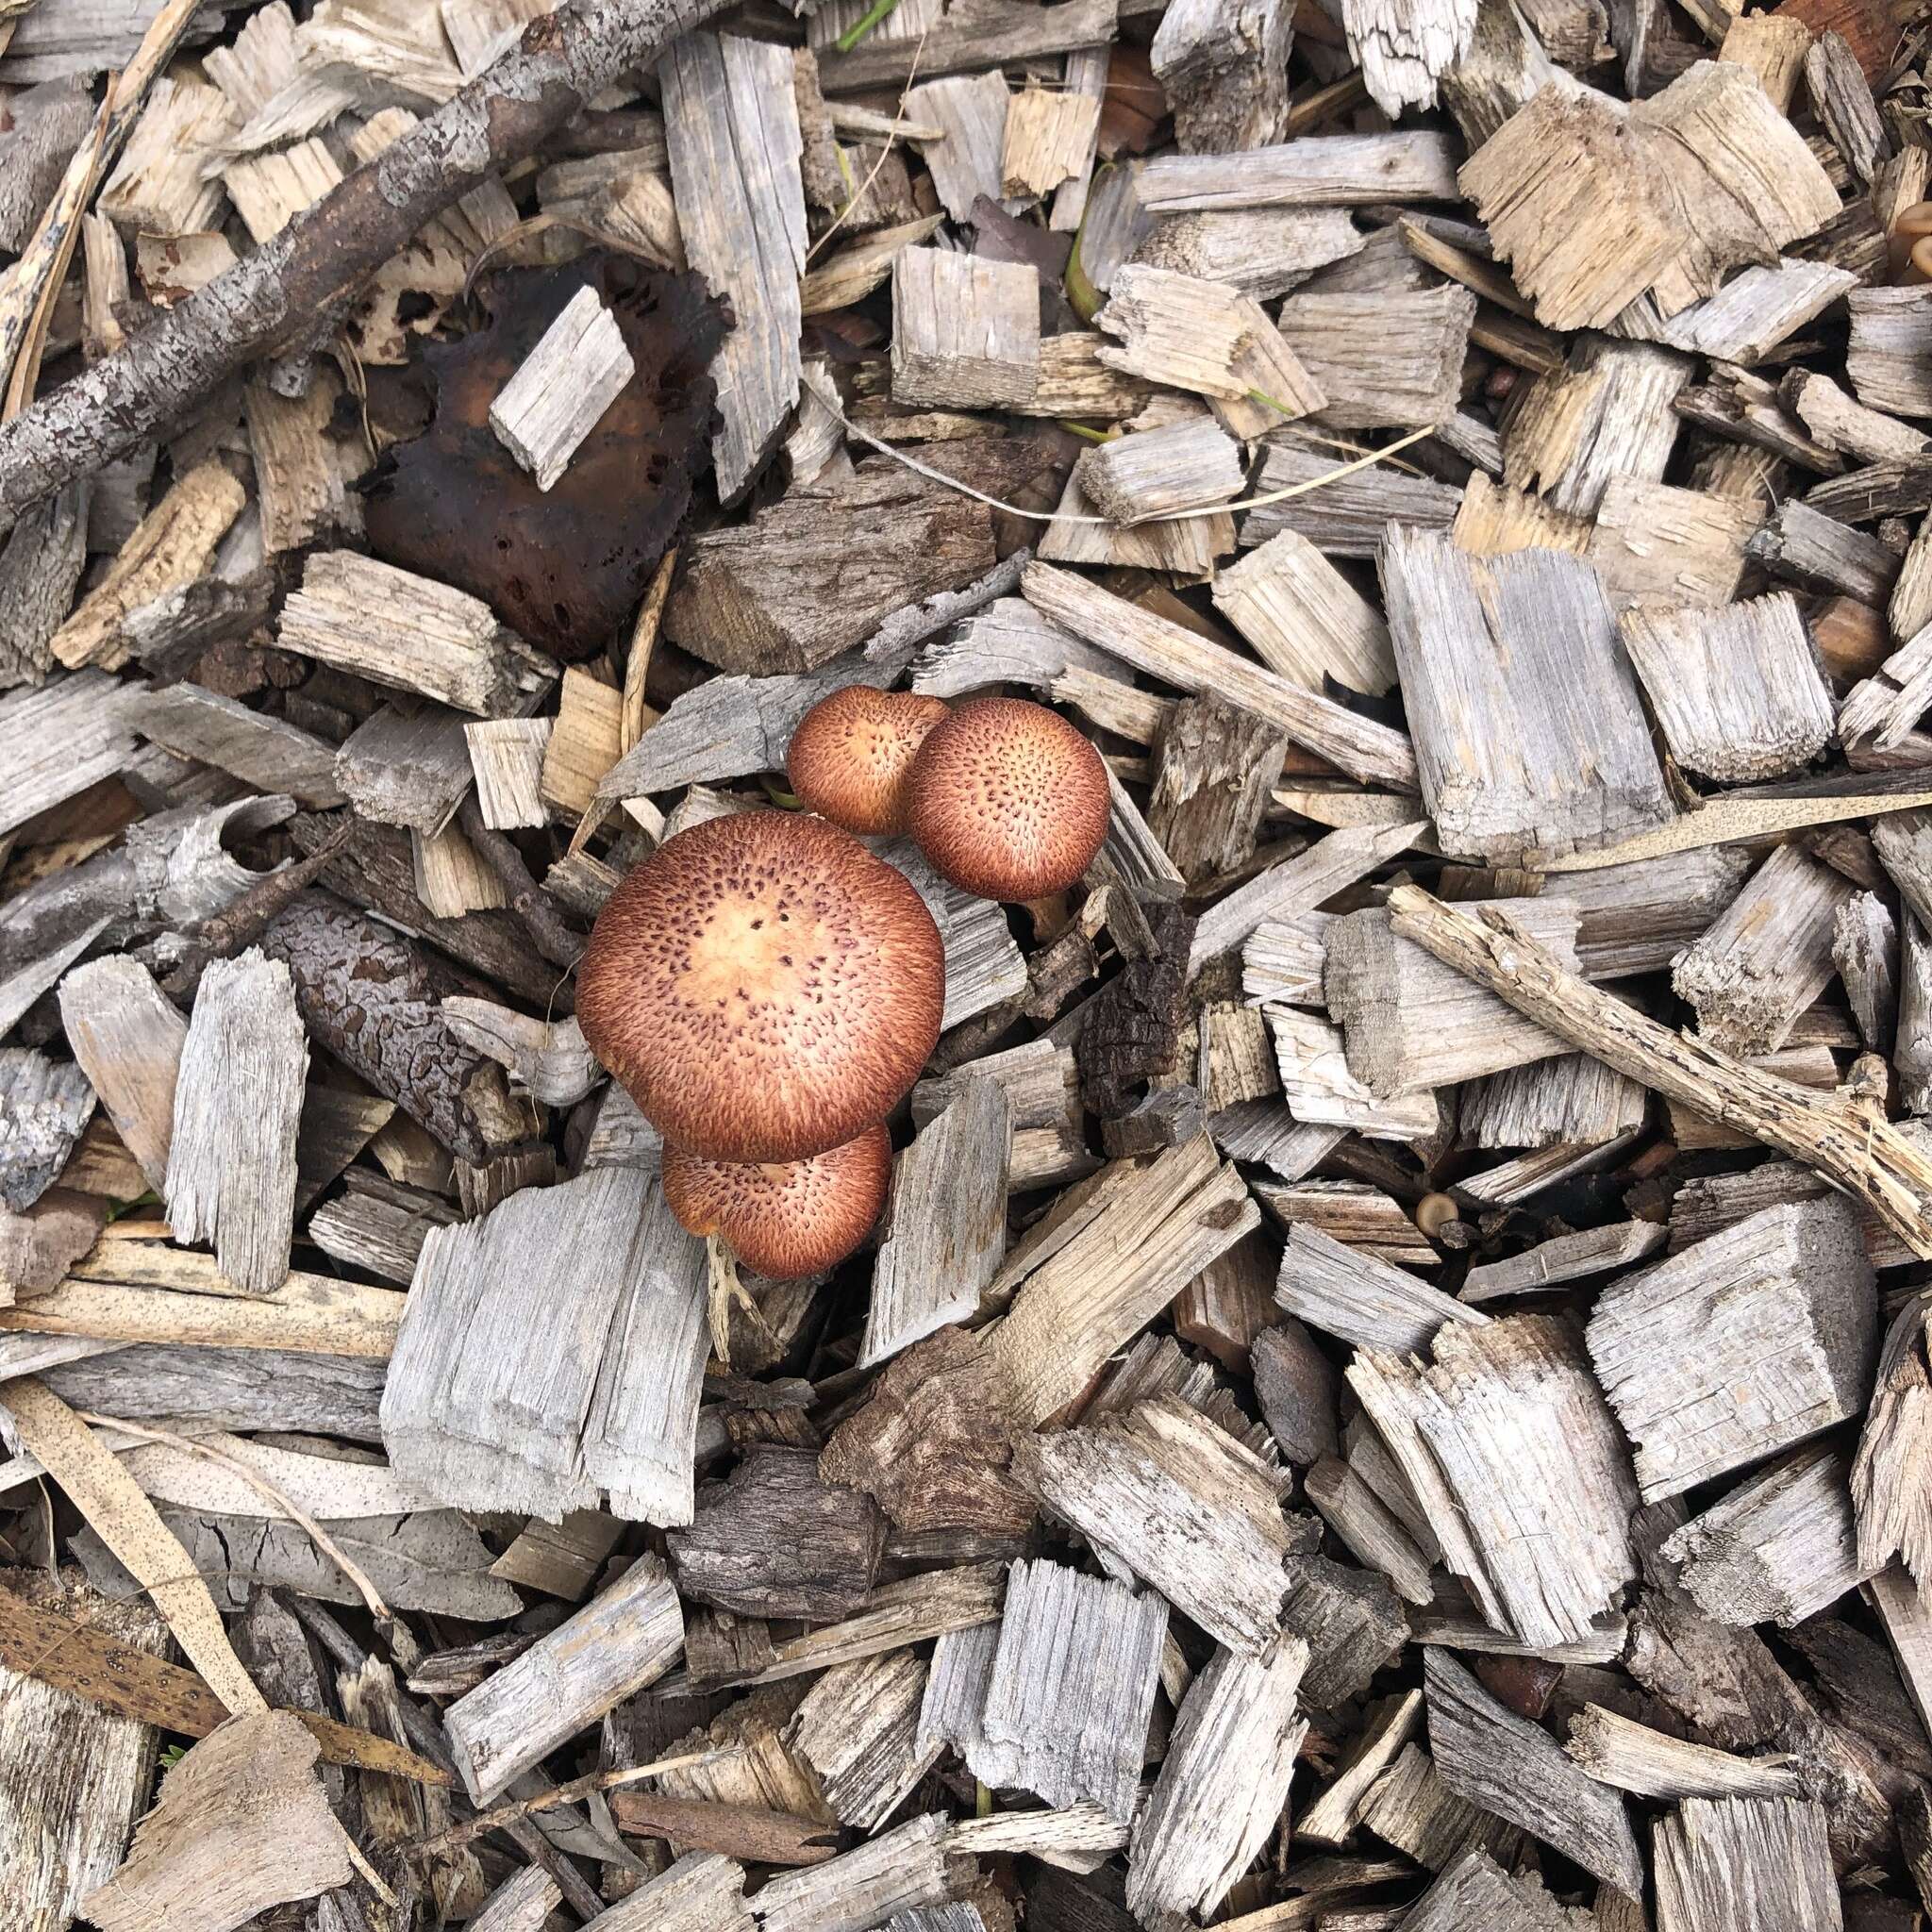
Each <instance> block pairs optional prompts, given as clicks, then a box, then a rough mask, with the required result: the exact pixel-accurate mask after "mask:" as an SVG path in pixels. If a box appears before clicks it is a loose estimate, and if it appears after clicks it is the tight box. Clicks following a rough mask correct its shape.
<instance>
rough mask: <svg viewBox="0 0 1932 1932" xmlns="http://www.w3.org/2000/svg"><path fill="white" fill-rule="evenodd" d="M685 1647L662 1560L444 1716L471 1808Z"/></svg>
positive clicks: (640, 1566)
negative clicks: (471, 1804)
mask: <svg viewBox="0 0 1932 1932" xmlns="http://www.w3.org/2000/svg"><path fill="white" fill-rule="evenodd" d="M683 1644H684V1618H683V1614H682V1612H681V1611H680V1609H679V1607H678V1602H677V1592H676V1591H675V1590H674V1589H673V1588H672V1586H671V1581H670V1578H669V1577H668V1575H667V1574H665V1570H664V1566H663V1564H662V1563H661V1562H659V1561H658V1559H657V1558H656V1557H648V1556H646V1557H639V1558H638V1560H637V1561H636V1562H635V1563H633V1564H632V1565H631V1567H630V1568H629V1569H628V1570H627V1571H625V1574H624V1575H623V1576H622V1577H620V1578H619V1579H618V1580H617V1582H615V1583H614V1584H612V1585H611V1586H610V1588H609V1589H608V1590H607V1591H604V1592H603V1594H602V1595H600V1596H597V1597H593V1598H592V1599H591V1602H590V1603H588V1604H587V1605H585V1606H584V1607H583V1608H582V1609H581V1610H579V1611H577V1613H576V1614H575V1616H574V1617H572V1618H571V1619H570V1620H569V1621H568V1622H567V1623H565V1624H560V1625H558V1628H557V1629H555V1630H553V1631H552V1632H551V1633H550V1634H549V1635H548V1636H547V1637H544V1638H541V1639H540V1640H539V1641H537V1642H536V1643H534V1644H533V1645H532V1646H531V1647H530V1648H529V1649H528V1650H526V1651H525V1652H524V1654H523V1655H522V1656H521V1657H518V1658H517V1659H516V1661H515V1662H514V1663H511V1664H508V1665H506V1666H505V1667H504V1668H503V1669H502V1670H500V1671H498V1672H497V1673H496V1674H494V1675H493V1676H491V1677H490V1678H488V1679H487V1680H486V1681H485V1682H484V1683H483V1684H481V1685H480V1686H478V1688H477V1689H476V1690H475V1691H470V1692H469V1693H468V1694H467V1695H466V1696H463V1697H460V1698H458V1700H457V1702H456V1703H455V1704H453V1705H452V1706H451V1707H450V1708H449V1711H448V1713H447V1715H446V1717H445V1720H444V1722H445V1724H446V1727H447V1729H448V1732H449V1739H450V1744H451V1747H452V1750H453V1752H454V1754H455V1757H456V1761H457V1769H458V1771H459V1772H460V1773H461V1774H462V1779H463V1784H464V1787H465V1789H466V1790H468V1791H469V1794H470V1798H471V1802H472V1803H473V1804H476V1805H485V1804H488V1803H489V1802H490V1801H491V1799H492V1798H495V1797H496V1796H498V1795H499V1794H500V1793H501V1792H502V1791H503V1790H505V1788H506V1787H507V1786H508V1785H509V1783H510V1782H511V1781H512V1780H513V1779H514V1778H516V1777H517V1776H518V1775H520V1774H522V1773H523V1772H525V1771H527V1770H528V1769H529V1768H530V1767H531V1766H532V1765H533V1764H535V1763H537V1762H538V1761H539V1760H540V1759H541V1758H542V1757H546V1756H547V1755H548V1754H549V1753H550V1752H551V1751H552V1750H554V1749H555V1748H556V1747H557V1746H558V1744H560V1743H562V1742H563V1741H564V1740H565V1739H567V1738H569V1737H571V1736H572V1735H573V1734H574V1733H575V1732H577V1731H579V1730H582V1729H583V1728H585V1726H587V1725H589V1724H594V1723H595V1722H596V1721H597V1720H598V1719H599V1718H601V1717H602V1716H603V1715H604V1714H605V1712H607V1711H608V1710H610V1709H612V1708H614V1707H616V1706H617V1705H618V1704H619V1703H621V1702H622V1701H623V1700H624V1699H625V1698H626V1697H629V1696H632V1695H634V1694H635V1693H636V1692H637V1691H641V1690H643V1689H644V1688H645V1687H646V1686H648V1685H650V1684H653V1683H655V1682H657V1680H658V1678H659V1677H661V1676H662V1675H663V1674H664V1673H665V1672H666V1671H667V1670H668V1669H669V1668H670V1667H671V1665H672V1663H673V1662H674V1661H675V1658H676V1657H677V1654H678V1652H679V1651H680V1650H681V1649H682V1648H683Z"/></svg>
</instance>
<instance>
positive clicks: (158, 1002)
mask: <svg viewBox="0 0 1932 1932" xmlns="http://www.w3.org/2000/svg"><path fill="white" fill-rule="evenodd" d="M60 1019H61V1024H62V1025H63V1026H64V1027H65V1029H66V1032H67V1039H68V1044H69V1045H70V1046H71V1047H72V1048H73V1050H74V1057H75V1060H76V1061H78V1062H79V1065H80V1067H81V1070H82V1071H83V1072H84V1073H85V1074H87V1076H88V1078H89V1080H90V1081H91V1082H92V1085H93V1089H94V1091H95V1092H96V1093H98V1094H99V1095H100V1100H101V1105H102V1106H103V1107H104V1108H106V1109H107V1112H108V1118H109V1119H110V1120H111V1121H112V1122H113V1123H114V1126H115V1130H116V1131H117V1132H118V1133H119V1134H120V1136H121V1139H122V1140H123V1141H124V1142H125V1144H126V1146H127V1149H128V1151H129V1152H130V1153H131V1154H132V1155H133V1156H134V1158H136V1159H137V1160H138V1161H139V1162H140V1163H141V1169H142V1173H143V1174H146V1176H147V1178H148V1183H149V1185H150V1186H151V1187H153V1188H154V1189H156V1190H157V1191H160V1190H162V1189H163V1188H165V1186H166V1184H167V1177H168V1158H169V1142H170V1141H171V1139H172V1136H173V1133H174V1121H175V1079H176V1074H177V1072H178V1069H179V1066H180V1060H181V1051H182V1047H183V1044H184V1043H185V1041H186V1040H187V1038H188V1023H187V1021H185V1020H184V1019H182V1017H181V1016H180V1014H179V1013H178V1012H176V1011H175V1008H173V1007H172V1006H171V1005H169V1003H168V1001H167V1000H166V999H165V998H164V997H163V996H162V993H161V991H160V989H159V988H158V986H157V985H156V984H155V982H154V976H153V975H152V974H150V973H149V972H148V971H147V970H146V968H144V967H142V966H141V965H139V964H137V963H136V962H135V961H134V960H132V959H130V958H126V957H125V956H122V957H119V958H108V959H98V960H94V961H92V963H91V964H89V965H87V966H82V967H78V968H76V969H75V971H74V972H72V973H70V974H68V975H67V977H66V978H65V979H64V980H63V981H62V982H61V989H60Z"/></svg>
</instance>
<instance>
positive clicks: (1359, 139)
mask: <svg viewBox="0 0 1932 1932" xmlns="http://www.w3.org/2000/svg"><path fill="white" fill-rule="evenodd" d="M1453 152H1454V151H1453V149H1452V148H1451V146H1450V144H1449V142H1448V140H1447V138H1446V137H1444V136H1442V135H1440V134H1433V133H1424V132H1423V131H1422V130H1420V129H1416V130H1414V131H1410V132H1405V133H1399V134H1330V135H1305V136H1303V137H1302V138H1300V139H1299V140H1295V141H1291V142H1286V143H1284V144H1282V145H1278V146H1272V147H1259V148H1253V149H1250V150H1248V151H1247V152H1245V153H1241V154H1226V155H1208V154H1194V155H1163V156H1161V157H1159V158H1158V159H1155V160H1153V161H1150V162H1148V163H1147V164H1146V166H1145V167H1144V168H1142V169H1141V175H1140V179H1139V182H1138V184H1137V186H1136V191H1135V192H1136V193H1137V195H1138V197H1139V199H1140V201H1141V206H1142V207H1143V208H1147V209H1149V210H1150V211H1151V212H1154V213H1157V214H1173V213H1179V212H1183V211H1185V210H1188V209H1193V208H1353V207H1358V206H1362V205H1364V204H1367V203H1383V202H1406V201H1454V200H1455V199H1456V198H1457V188H1456V180H1455V163H1454V159H1453Z"/></svg>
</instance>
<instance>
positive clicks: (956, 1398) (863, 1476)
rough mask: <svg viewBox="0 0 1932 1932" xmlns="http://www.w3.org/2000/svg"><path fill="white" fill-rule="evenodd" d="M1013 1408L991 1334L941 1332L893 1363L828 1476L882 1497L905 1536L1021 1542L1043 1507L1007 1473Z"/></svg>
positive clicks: (839, 1438) (848, 1430) (835, 1441)
mask: <svg viewBox="0 0 1932 1932" xmlns="http://www.w3.org/2000/svg"><path fill="white" fill-rule="evenodd" d="M1011 1401H1012V1393H1011V1391H1010V1390H1009V1389H1008V1387H1007V1386H1006V1383H1005V1378H1004V1374H1003V1372H1002V1371H1001V1369H1000V1367H999V1364H998V1362H997V1360H996V1359H994V1358H993V1357H992V1355H991V1348H990V1345H989V1342H988V1341H987V1340H986V1339H985V1338H984V1337H983V1335H974V1334H969V1333H968V1332H967V1331H965V1330H964V1329H960V1328H941V1329H940V1330H939V1331H938V1333H936V1334H933V1335H929V1336H927V1337H925V1338H924V1340H923V1341H915V1342H914V1343H913V1344H912V1345H911V1346H910V1347H909V1348H908V1349H906V1350H904V1351H902V1352H901V1353H900V1354H899V1355H897V1356H895V1357H892V1358H891V1360H890V1361H888V1363H887V1364H886V1368H885V1372H884V1373H883V1374H881V1375H880V1376H879V1378H878V1379H877V1380H876V1381H875V1382H874V1384H873V1386H872V1390H871V1391H870V1393H869V1394H868V1396H867V1398H866V1400H865V1402H864V1404H863V1405H862V1406H861V1407H858V1409H857V1410H855V1411H854V1413H853V1414H852V1415H851V1416H850V1417H848V1418H847V1419H846V1420H845V1421H844V1422H842V1423H841V1424H840V1425H839V1427H838V1428H837V1429H836V1430H834V1431H833V1433H832V1436H831V1439H830V1441H828V1442H827V1443H826V1445H825V1448H824V1454H823V1455H822V1457H821V1458H820V1464H819V1467H820V1471H821V1473H822V1474H824V1476H825V1477H826V1478H827V1480H829V1481H833V1482H843V1483H849V1484H850V1485H852V1486H853V1487H854V1488H856V1489H860V1490H863V1491H865V1492H866V1493H867V1494H868V1495H871V1496H873V1497H874V1498H876V1500H877V1501H878V1503H879V1505H880V1507H882V1508H883V1509H884V1510H885V1512H886V1514H887V1515H888V1516H889V1517H890V1518H891V1521H892V1523H893V1524H895V1525H896V1526H897V1527H898V1528H900V1529H901V1530H904V1531H908V1532H917V1531H922V1530H942V1529H976V1530H981V1531H984V1532H985V1533H986V1534H989V1535H994V1536H997V1535H1002V1534H1005V1535H1012V1534H1016V1533H1018V1532H1019V1531H1022V1530H1024V1528H1025V1527H1026V1525H1027V1524H1030V1523H1031V1522H1032V1520H1033V1516H1034V1513H1035V1505H1034V1502H1033V1499H1032V1497H1031V1496H1030V1495H1028V1494H1027V1493H1026V1491H1024V1490H1022V1489H1021V1488H1020V1487H1019V1486H1018V1485H1017V1484H1016V1483H1015V1482H1013V1480H1012V1479H1011V1478H1010V1476H1009V1475H1008V1469H1007V1465H1008V1462H1009V1460H1010V1458H1011V1453H1012V1431H1011V1425H1010V1424H1009V1423H1008V1420H1007V1413H1006V1412H1007V1410H1008V1407H1010V1404H1011Z"/></svg>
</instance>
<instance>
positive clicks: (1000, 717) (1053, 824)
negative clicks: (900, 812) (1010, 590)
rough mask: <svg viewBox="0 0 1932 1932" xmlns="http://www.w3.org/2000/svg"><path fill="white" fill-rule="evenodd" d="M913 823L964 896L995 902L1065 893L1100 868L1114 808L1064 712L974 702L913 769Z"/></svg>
mask: <svg viewBox="0 0 1932 1932" xmlns="http://www.w3.org/2000/svg"><path fill="white" fill-rule="evenodd" d="M907 802H908V811H907V825H908V829H909V830H910V832H911V834H912V837H913V839H914V840H915V841H917V843H918V846H919V849H920V850H921V851H922V852H924V854H925V856H926V858H929V859H930V860H931V861H932V863H933V865H934V866H935V867H936V868H937V869H938V870H939V872H940V873H941V874H943V875H944V876H945V877H946V878H948V879H950V880H951V881H952V882H953V884H954V885H956V886H958V887H959V888H960V889H961V890H962V891H968V892H977V893H979V894H980V895H981V896H982V897H984V898H988V899H1008V900H1027V899H1043V898H1044V897H1045V896H1046V895H1047V894H1048V893H1049V892H1063V891H1066V889H1067V888H1068V887H1069V886H1071V885H1074V883H1076V882H1077V881H1078V879H1079V878H1080V876H1081V874H1083V873H1085V872H1086V870H1087V868H1088V867H1089V866H1090V865H1091V864H1092V863H1093V856H1094V854H1095V853H1097V852H1098V851H1099V850H1100V846H1101V841H1103V840H1104V839H1105V838H1106V837H1107V822H1108V815H1109V813H1110V812H1111V810H1112V801H1111V799H1110V797H1109V795H1108V784H1107V767H1106V765H1105V764H1103V763H1102V762H1101V757H1100V754H1099V753H1098V752H1097V751H1095V750H1094V749H1093V747H1092V745H1091V744H1090V743H1089V742H1088V741H1087V740H1086V739H1085V738H1084V737H1082V736H1081V734H1080V733H1079V732H1078V731H1076V730H1074V727H1073V726H1072V725H1071V724H1068V723H1067V721H1066V720H1065V719H1064V718H1062V717H1061V716H1060V715H1059V713H1058V712H1057V711H1049V710H1048V709H1047V708H1046V707H1045V706H1044V705H1031V704H1028V703H1026V702H1025V701H1024V699H1021V698H974V700H972V702H971V703H969V704H963V705H959V706H956V707H955V708H954V710H953V712H952V715H951V716H950V717H948V718H947V719H946V721H945V722H944V723H943V724H938V725H935V726H934V728H933V730H932V731H931V732H930V733H929V734H928V736H927V738H926V741H925V742H924V744H923V745H921V746H920V748H919V756H918V757H917V758H914V759H913V761H912V776H911V779H910V781H909V783H908V786H907Z"/></svg>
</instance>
